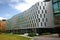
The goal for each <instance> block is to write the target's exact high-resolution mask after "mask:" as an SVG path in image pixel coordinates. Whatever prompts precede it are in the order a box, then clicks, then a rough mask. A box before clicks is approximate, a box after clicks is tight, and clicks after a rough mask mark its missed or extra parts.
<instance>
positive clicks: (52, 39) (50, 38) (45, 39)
mask: <svg viewBox="0 0 60 40" xmlns="http://www.w3.org/2000/svg"><path fill="white" fill-rule="evenodd" d="M32 40H60V37H58V35H57V34H52V35H45V36H38V37H34V38H33V39H32Z"/></svg>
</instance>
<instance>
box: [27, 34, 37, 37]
mask: <svg viewBox="0 0 60 40" xmlns="http://www.w3.org/2000/svg"><path fill="white" fill-rule="evenodd" d="M28 36H30V37H34V36H37V35H36V33H29V34H28Z"/></svg>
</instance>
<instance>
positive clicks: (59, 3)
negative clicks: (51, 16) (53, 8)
mask: <svg viewBox="0 0 60 40" xmlns="http://www.w3.org/2000/svg"><path fill="white" fill-rule="evenodd" d="M59 11H60V2H59Z"/></svg>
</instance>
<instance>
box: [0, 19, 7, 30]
mask: <svg viewBox="0 0 60 40" xmlns="http://www.w3.org/2000/svg"><path fill="white" fill-rule="evenodd" d="M5 26H6V20H5V19H2V20H0V31H4V30H5Z"/></svg>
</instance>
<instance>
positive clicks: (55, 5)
mask: <svg viewBox="0 0 60 40" xmlns="http://www.w3.org/2000/svg"><path fill="white" fill-rule="evenodd" d="M57 11H58V3H55V4H54V13H56V12H57Z"/></svg>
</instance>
